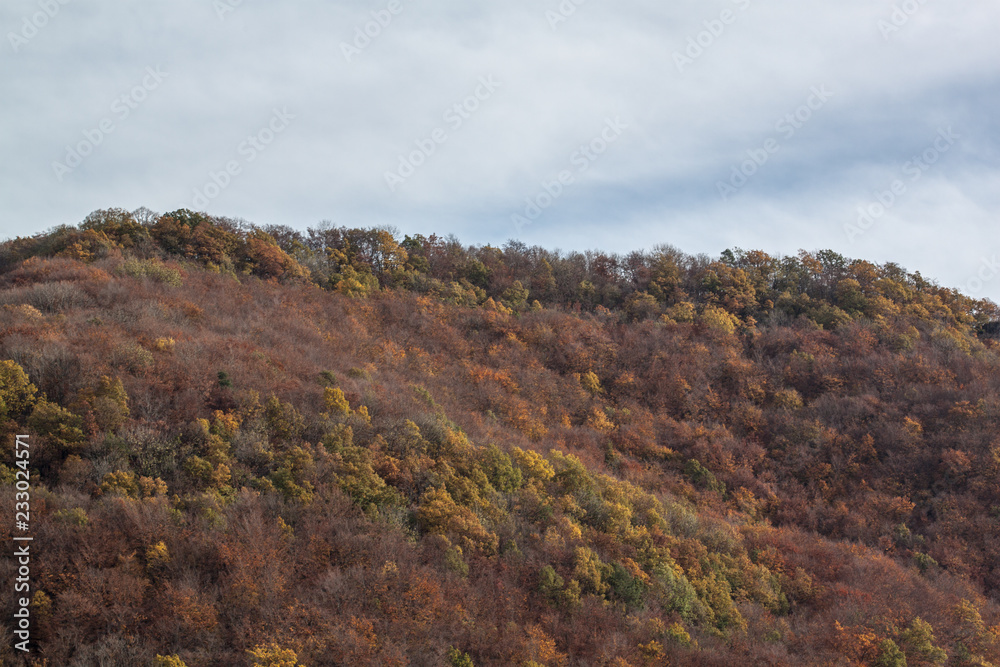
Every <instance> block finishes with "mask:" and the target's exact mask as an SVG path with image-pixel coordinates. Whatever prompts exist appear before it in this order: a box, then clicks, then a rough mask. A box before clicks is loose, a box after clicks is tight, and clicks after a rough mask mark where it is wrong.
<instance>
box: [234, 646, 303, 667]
mask: <svg viewBox="0 0 1000 667" xmlns="http://www.w3.org/2000/svg"><path fill="white" fill-rule="evenodd" d="M247 653H249V654H250V657H251V658H252V659H253V666H254V667H303V665H301V664H300V663H299V658H298V656H297V655H296V654H295V651H293V650H291V649H283V648H281V646H279V645H278V644H260V645H258V646H256V647H254V648H252V649H250V650H249V651H247Z"/></svg>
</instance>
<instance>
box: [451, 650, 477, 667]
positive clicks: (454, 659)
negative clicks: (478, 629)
mask: <svg viewBox="0 0 1000 667" xmlns="http://www.w3.org/2000/svg"><path fill="white" fill-rule="evenodd" d="M448 664H449V665H451V667H475V665H474V664H473V662H472V658H471V657H469V654H468V653H463V652H462V651H460V650H458V649H457V648H455V647H454V646H451V647H449V648H448Z"/></svg>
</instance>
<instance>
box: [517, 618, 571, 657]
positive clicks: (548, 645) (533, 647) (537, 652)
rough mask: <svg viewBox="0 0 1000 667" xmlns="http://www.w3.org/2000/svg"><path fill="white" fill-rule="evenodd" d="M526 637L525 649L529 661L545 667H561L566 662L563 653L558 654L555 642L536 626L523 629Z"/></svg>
mask: <svg viewBox="0 0 1000 667" xmlns="http://www.w3.org/2000/svg"><path fill="white" fill-rule="evenodd" d="M525 631H526V633H527V635H528V641H527V644H528V646H527V649H528V652H529V656H530V660H532V661H534V662H536V663H540V664H542V665H545V666H546V667H562V665H565V664H566V662H567V659H568V658H567V656H566V654H565V653H560V652H559V650H558V648H557V647H556V642H555V640H554V639H552V637H550V636H549V635H548V634H546V632H545V630H543V629H542V628H541V626H538V625H529V626H528V627H527V628H525Z"/></svg>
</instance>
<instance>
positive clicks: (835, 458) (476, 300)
mask: <svg viewBox="0 0 1000 667" xmlns="http://www.w3.org/2000/svg"><path fill="white" fill-rule="evenodd" d="M998 319H1000V312H998V309H997V307H996V306H995V305H994V304H992V303H991V302H989V301H983V300H974V299H970V298H969V297H967V296H964V295H962V294H961V293H959V292H957V291H955V290H950V289H946V288H943V287H940V286H937V285H935V284H933V283H931V282H929V281H927V280H926V279H924V278H923V277H922V276H920V275H919V274H911V273H908V272H907V271H905V270H904V269H902V268H901V267H898V266H896V265H893V264H885V265H874V264H871V263H869V262H865V261H861V260H849V259H847V258H844V257H842V256H840V255H837V254H836V253H832V252H829V251H822V252H817V253H809V252H802V253H800V254H799V255H798V256H795V257H785V258H773V257H770V256H769V255H767V254H765V253H763V252H760V251H742V250H738V249H734V250H732V251H726V252H724V253H722V255H720V256H719V257H718V258H708V257H704V256H699V257H691V256H688V255H684V254H683V253H681V252H679V251H677V250H676V249H673V248H670V247H667V246H663V247H659V248H657V249H654V250H653V251H650V252H635V253H631V254H629V255H627V256H618V255H608V254H604V253H596V252H594V253H571V254H568V255H564V254H558V253H554V252H549V251H546V250H544V249H541V248H529V247H527V246H524V245H523V244H519V243H517V242H511V243H508V244H507V245H505V246H504V247H503V248H495V247H491V246H485V247H466V246H462V245H461V244H460V243H459V242H458V241H456V240H454V239H440V238H438V237H435V236H431V237H423V236H416V237H406V238H404V239H403V240H400V239H398V237H397V236H396V235H395V234H394V233H393V232H392V231H391V230H384V229H372V230H363V229H346V228H335V227H332V226H330V225H321V226H320V227H319V228H316V229H311V230H308V231H307V232H304V233H303V232H297V231H294V230H291V229H289V228H285V227H276V226H270V227H263V228H260V227H256V226H254V225H251V224H249V223H246V222H243V221H235V220H229V219H221V218H214V217H211V216H207V215H204V214H200V213H194V212H191V211H186V210H182V211H175V212H172V213H168V214H165V215H153V214H151V213H150V212H148V211H140V212H135V213H128V212H126V211H121V210H116V209H112V210H107V211H97V212H95V213H93V214H91V215H90V216H88V218H87V219H86V220H85V221H84V222H83V223H82V224H81V225H79V226H76V227H62V228H58V229H56V230H52V231H51V232H48V233H46V234H41V235H38V236H35V237H30V238H18V239H14V240H10V241H7V242H5V243H3V244H2V245H0V436H2V440H3V442H4V447H3V450H2V454H0V482H2V484H3V489H0V504H2V505H3V507H4V508H5V510H6V512H7V515H13V509H14V494H13V488H12V484H13V480H14V472H15V470H16V469H17V463H16V461H15V459H14V456H13V451H14V447H13V444H12V443H13V439H14V435H16V434H20V433H28V434H29V435H30V437H31V442H32V457H31V469H30V471H31V474H32V479H33V482H32V484H33V488H34V490H33V494H32V527H33V532H34V534H35V536H36V537H35V542H34V543H33V544H34V547H33V548H34V549H35V553H36V555H35V560H34V561H33V570H32V577H33V585H34V588H33V590H32V596H33V597H32V609H33V614H34V616H33V623H34V626H33V636H34V638H35V640H36V646H35V648H34V654H33V656H32V659H34V660H35V661H36V662H34V663H32V662H26V661H24V659H23V657H22V656H18V655H15V654H14V651H12V650H11V648H10V647H11V644H12V641H11V637H12V635H11V627H10V625H9V623H10V621H9V619H10V618H11V617H12V614H13V611H14V606H13V604H14V602H13V600H10V599H8V598H7V597H5V598H3V600H4V601H3V604H2V606H3V620H2V621H0V624H2V630H0V632H2V633H3V635H4V638H5V641H4V642H3V645H2V646H3V648H0V655H2V660H3V662H4V664H12V665H15V664H47V665H74V664H79V665H91V664H108V665H147V664H148V665H162V666H170V667H179V666H181V665H187V666H189V667H195V666H196V665H268V666H274V665H281V666H288V667H294V666H298V665H308V666H310V667H311V666H313V665H460V666H468V665H521V666H537V665H544V666H546V667H555V666H558V665H563V666H567V667H568V666H569V665H618V666H622V667H624V666H626V665H632V666H635V667H640V666H646V665H695V666H697V665H706V666H709V665H711V666H719V667H722V666H729V665H817V666H819V665H858V666H860V665H870V666H882V665H893V666H901V665H910V666H911V667H912V666H915V665H928V666H929V665H952V666H959V665H961V666H965V665H969V666H972V665H981V666H982V665H990V664H1000V593H998V590H1000V436H998V433H1000V355H998V349H1000V348H998V341H997V339H996V332H997V329H998V327H997V325H996V321H997V320H998ZM4 530H5V531H7V539H8V542H9V534H10V531H11V528H10V527H9V526H8V527H6V528H4ZM0 567H2V569H3V571H4V573H5V578H6V580H8V581H9V580H11V579H12V577H13V572H14V571H15V562H14V560H13V559H12V558H11V556H10V554H9V552H8V553H6V554H5V555H4V556H3V557H2V558H0Z"/></svg>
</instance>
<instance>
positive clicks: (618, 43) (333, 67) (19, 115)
mask: <svg viewBox="0 0 1000 667" xmlns="http://www.w3.org/2000/svg"><path fill="white" fill-rule="evenodd" d="M399 2H400V6H401V8H402V9H401V11H399V12H398V13H396V14H394V15H393V16H392V20H391V22H388V24H387V25H384V26H381V27H380V28H379V30H377V31H375V30H372V32H378V33H379V34H378V35H377V36H376V37H374V38H372V39H371V42H370V43H369V44H367V45H365V47H364V49H363V50H362V51H361V53H360V54H355V55H354V56H353V57H352V58H351V62H347V59H345V57H344V53H343V50H342V48H341V43H342V42H351V41H353V40H354V37H355V29H356V28H358V27H361V29H362V30H363V29H364V27H365V24H366V23H367V22H369V21H371V20H372V15H371V12H373V11H374V12H379V11H382V10H384V9H385V8H386V7H387V6H388V0H386V2H381V1H375V2H365V3H362V2H341V3H337V4H336V5H332V6H331V5H329V4H327V3H320V2H316V1H312V2H302V3H293V4H291V5H288V4H285V5H276V4H264V3H260V2H254V1H252V0H244V2H242V3H241V4H239V5H238V6H236V7H234V8H233V11H231V12H226V13H225V15H224V20H220V18H219V16H218V15H217V13H216V10H215V8H214V4H213V1H212V0H182V1H180V2H173V3H146V4H143V5H139V6H134V7H133V6H130V7H128V8H122V7H121V5H120V3H112V2H110V0H104V1H97V2H92V3H83V2H69V3H68V4H66V5H62V6H61V9H60V11H59V13H58V14H57V15H56V16H53V17H52V18H51V19H50V20H49V21H48V24H47V25H45V26H44V27H42V28H41V29H39V30H38V31H37V34H35V35H34V36H33V37H32V38H31V39H30V40H28V41H27V43H26V44H21V45H20V46H19V48H18V50H17V52H14V50H13V47H12V46H11V44H10V42H9V39H6V40H5V42H4V44H3V45H2V47H3V50H2V53H0V60H2V67H0V89H2V90H3V91H4V97H5V100H6V102H5V104H4V106H3V107H2V108H0V121H2V122H3V126H4V128H5V132H4V133H3V134H2V135H0V151H2V153H3V154H4V155H5V156H7V157H8V159H7V160H5V161H4V162H3V164H2V165H0V235H4V236H9V235H14V234H19V233H20V234H26V233H33V232H36V231H39V230H41V229H44V228H46V227H49V226H52V225H54V224H59V223H65V222H70V223H72V222H77V221H79V220H81V219H82V218H83V217H84V216H85V215H86V214H87V213H88V212H89V211H90V210H92V209H95V208H100V207H107V206H125V207H130V208H131V207H138V206H140V205H146V206H149V207H151V208H154V209H157V210H171V209H174V208H179V207H183V206H191V202H192V197H193V191H194V189H195V188H197V187H200V186H202V185H203V184H204V183H205V182H206V178H207V177H208V175H209V174H210V172H212V171H216V170H218V169H220V168H221V167H223V166H224V165H225V163H226V161H227V160H230V159H231V158H232V156H233V155H234V153H236V152H237V147H238V146H239V145H240V143H241V142H242V141H244V140H245V139H246V137H247V136H248V135H250V134H253V133H256V132H257V131H259V129H260V128H261V127H263V126H264V124H265V123H266V122H267V120H268V118H269V117H270V115H271V113H272V109H274V108H275V107H279V108H282V107H287V108H288V110H289V111H290V112H292V113H294V114H295V115H296V118H295V120H294V122H293V123H292V124H291V125H290V126H289V128H288V129H287V131H285V132H282V133H281V135H280V136H278V137H277V138H276V139H275V141H274V142H273V144H270V145H269V146H268V148H267V150H266V152H264V153H262V154H261V155H260V157H259V159H257V160H255V161H254V162H253V163H252V164H247V165H245V167H246V168H245V169H243V170H242V171H241V173H240V174H239V176H237V177H235V178H234V179H233V181H232V183H231V184H230V186H229V187H227V188H225V189H224V190H223V191H222V192H221V193H220V194H219V196H218V197H217V198H216V199H214V200H213V201H212V202H211V203H210V204H209V206H208V207H207V208H208V210H209V211H211V212H214V213H219V214H226V215H233V216H242V217H245V218H247V219H250V220H255V221H259V222H282V223H288V224H293V225H295V226H299V227H304V226H306V225H309V224H314V223H316V222H317V221H318V220H319V219H321V218H330V219H333V220H335V221H336V222H338V223H342V224H348V225H352V224H354V225H371V224H381V223H390V224H394V225H396V226H398V227H399V228H400V229H402V230H403V231H405V232H411V233H413V232H422V233H432V232H437V233H443V234H446V233H451V232H454V233H456V234H458V235H459V236H460V238H461V239H462V240H463V241H465V242H468V243H480V242H494V243H495V242H502V241H503V240H504V239H505V238H507V237H510V236H513V235H514V234H515V233H516V231H517V230H515V229H514V227H513V225H512V224H511V222H510V215H511V214H512V213H513V212H515V211H516V210H518V208H519V207H520V206H522V205H523V200H524V199H525V198H526V197H529V196H532V195H533V194H535V193H536V192H537V191H538V189H539V187H540V186H539V184H540V182H541V181H542V180H548V179H551V178H553V177H554V176H555V175H556V174H557V173H558V171H559V170H560V169H562V168H563V167H564V165H565V164H566V162H567V159H568V158H569V156H570V155H571V154H572V153H573V152H574V151H575V150H576V149H577V147H579V145H580V144H581V143H582V142H585V141H588V140H590V139H591V138H592V137H593V136H594V133H595V132H597V131H599V129H600V127H601V124H602V123H603V122H604V119H605V118H607V117H615V116H621V117H622V118H623V119H626V121H627V122H628V123H629V125H630V127H629V129H628V131H627V132H626V133H625V134H623V136H622V138H621V141H620V142H618V143H616V144H615V145H614V146H613V147H612V148H611V149H609V150H608V152H607V153H606V154H605V155H604V156H602V157H601V159H600V160H598V161H596V162H595V163H594V164H593V168H592V169H591V170H589V171H588V172H587V173H586V174H584V175H582V176H581V178H580V179H579V180H578V181H577V182H576V183H575V184H574V186H573V188H572V190H571V191H567V192H566V193H565V194H564V195H563V196H561V197H560V198H559V200H558V201H557V202H556V203H555V204H553V206H552V207H551V208H550V209H549V210H547V211H546V212H545V215H544V216H542V217H541V218H540V219H539V220H538V221H537V222H536V224H534V225H531V226H530V227H527V228H525V229H523V230H522V232H521V237H522V239H523V240H525V241H527V242H539V243H543V244H545V245H549V246H556V245H558V246H560V247H562V248H564V249H565V248H578V249H583V248H587V247H608V248H613V249H615V250H626V249H629V248H631V247H649V246H652V245H655V244H657V243H660V242H670V243H674V244H675V245H678V246H680V247H682V248H683V249H686V250H689V251H692V252H701V251H704V252H710V253H713V254H714V253H717V252H719V251H721V250H722V249H723V248H725V247H728V246H731V245H740V246H743V247H761V248H763V249H765V250H769V251H773V252H794V251H795V250H796V249H797V248H799V247H803V248H810V249H814V248H819V247H826V246H830V247H833V248H835V249H838V250H841V251H843V252H845V253H846V254H850V255H856V256H863V257H865V258H869V259H873V260H879V261H886V260H894V261H897V262H899V263H901V264H903V265H905V266H908V267H912V268H914V269H920V270H921V271H922V272H923V273H924V274H925V275H927V276H933V277H934V278H936V279H938V280H939V281H940V282H942V283H944V284H951V285H965V284H966V282H967V276H968V275H969V273H970V272H971V273H972V274H974V273H975V265H976V263H977V262H978V261H980V259H979V257H978V255H981V254H982V253H983V252H984V251H985V250H984V249H987V248H988V247H989V244H990V243H992V238H991V230H992V228H993V227H992V225H993V224H995V221H996V218H997V216H998V214H1000V198H998V197H997V195H996V194H995V193H996V192H997V188H996V185H997V183H998V181H1000V164H998V154H1000V151H998V150H997V136H998V132H997V130H998V127H997V122H998V121H997V118H1000V114H998V111H1000V108H998V107H1000V92H998V91H1000V89H998V87H997V85H996V84H997V81H998V80H1000V57H998V56H1000V42H998V40H996V39H995V37H994V34H993V33H994V32H995V26H996V25H998V24H1000V7H998V6H997V5H996V4H995V3H993V2H988V1H986V0H955V1H954V2H950V3H949V4H948V5H947V6H946V5H944V4H942V3H940V2H936V1H934V0H927V2H924V3H922V4H920V5H919V7H920V8H919V10H917V11H916V12H915V13H914V14H913V16H912V17H910V18H908V19H907V20H906V21H905V22H903V23H902V24H901V25H900V26H899V30H897V31H893V32H891V33H889V34H888V35H887V38H886V37H885V36H884V35H883V32H885V31H884V26H883V30H881V31H880V27H879V21H880V20H889V21H891V20H892V7H893V4H892V3H874V4H873V3H870V2H867V1H862V0H847V1H845V2H841V3H837V4H836V5H834V4H830V3H820V2H792V1H791V0H774V1H772V2H769V3H765V2H762V1H760V0H739V2H733V1H732V0H717V1H716V2H711V3H708V4H705V3H703V2H695V1H694V0H683V1H680V2H675V3H669V4H666V5H665V4H663V3H656V2H652V0H626V1H624V2H616V3H611V2H608V1H607V0H588V1H587V2H585V3H583V4H581V5H580V6H578V7H577V9H576V11H575V12H573V13H572V15H571V16H568V17H567V20H566V21H564V22H560V23H558V25H557V26H556V29H555V30H553V29H552V27H551V26H550V23H549V19H548V18H547V17H546V11H558V8H559V5H560V3H559V2H558V1H557V0H546V1H543V2H541V3H535V2H528V1H527V0H513V1H509V2H498V1H497V2H484V3H477V4H474V5H470V4H464V5H463V4H458V3H449V4H448V5H447V6H444V7H435V6H431V5H427V4H421V3H416V2H410V1H407V0H399ZM897 4H900V5H901V4H903V3H897ZM37 11H39V10H38V4H37V0H34V1H29V0H17V1H15V2H9V3H7V4H6V5H5V6H4V7H3V9H0V27H2V28H3V29H4V33H5V35H6V33H7V32H8V31H11V32H15V33H17V32H18V31H19V30H21V27H22V25H23V24H22V19H23V17H25V16H29V17H30V16H31V15H33V14H34V13H35V12H37ZM723 11H729V12H732V13H731V14H730V15H723V14H722V12H723ZM381 16H382V17H383V18H384V16H385V15H384V14H382V15H381ZM720 17H725V19H726V22H725V25H724V27H723V28H722V29H720V27H719V25H720V24H719V23H717V22H716V21H717V19H720ZM730 19H732V20H730ZM897 19H898V17H897ZM706 21H707V22H708V24H706ZM704 31H708V33H707V36H706V35H705V34H702V35H699V33H703V32H704ZM713 32H714V33H716V34H712V33H713ZM689 38H694V39H695V40H698V39H699V38H700V39H701V40H702V43H703V44H707V46H703V47H702V52H701V53H700V54H699V55H698V57H697V58H696V59H694V61H693V62H692V63H690V64H689V65H688V66H686V67H685V68H684V71H683V73H682V72H678V68H677V65H676V62H675V58H674V53H675V52H683V51H684V50H685V48H686V47H687V46H688V39H689ZM956 45H961V48H956ZM148 66H152V67H156V66H160V67H162V68H163V69H164V70H165V71H167V72H169V78H168V79H167V80H166V81H165V82H164V83H163V84H162V86H160V87H159V88H157V89H156V90H155V91H152V92H151V94H150V95H149V96H148V99H146V100H144V101H143V102H142V103H141V104H140V105H139V107H138V108H137V109H135V111H134V113H133V114H131V115H130V117H128V118H126V119H122V120H121V121H120V122H118V123H116V126H115V130H114V133H113V134H111V135H108V136H107V137H106V138H105V141H104V142H103V143H102V144H101V145H100V146H97V147H96V148H95V150H94V151H93V153H92V154H91V155H89V156H88V157H87V158H86V159H85V160H84V162H83V164H81V166H80V167H79V168H77V169H75V170H74V171H73V173H72V174H70V175H68V176H66V177H65V178H64V179H63V181H62V182H60V181H58V180H57V178H56V177H55V175H54V173H53V169H52V162H53V161H56V160H61V159H63V158H64V156H65V153H66V148H65V147H66V146H67V145H73V144H74V143H75V142H78V141H80V140H82V139H83V138H84V135H83V134H82V133H83V132H84V131H85V130H90V129H91V128H93V127H96V126H97V125H96V124H97V123H99V122H100V121H101V120H102V119H103V118H105V117H106V116H108V114H109V109H110V105H111V103H112V102H113V101H114V100H115V99H116V98H118V97H119V96H120V95H122V94H124V93H126V92H127V91H129V90H130V89H131V87H132V86H134V85H135V84H136V81H138V80H141V78H142V76H143V72H144V71H145V68H146V67H148ZM482 76H494V77H496V79H498V80H499V81H500V82H502V86H501V87H500V89H499V90H497V91H496V93H495V95H493V96H491V97H490V99H488V100H486V101H485V102H484V103H483V104H482V106H481V108H480V109H478V110H477V111H476V112H475V113H473V114H470V117H469V118H468V119H466V120H465V121H464V122H463V124H462V126H461V127H460V128H458V129H454V130H450V129H449V132H448V140H447V142H445V143H444V144H442V145H441V146H440V147H439V148H438V150H436V151H435V154H434V155H432V156H430V158H428V159H427V161H426V164H424V165H422V166H421V167H420V168H419V169H418V170H417V171H416V173H414V175H413V176H412V177H410V178H408V179H407V181H406V183H405V184H404V185H403V186H401V187H399V188H398V189H397V190H396V191H395V192H391V191H390V190H389V188H388V187H387V186H386V183H385V178H384V174H385V172H386V171H387V170H389V169H392V168H394V167H395V166H396V165H397V164H398V159H399V158H398V156H399V155H400V154H401V153H406V152H409V151H411V150H413V147H414V145H415V144H414V142H416V141H418V140H421V139H424V138H425V137H426V136H428V135H429V134H430V133H431V132H432V131H433V130H435V129H436V128H439V127H445V128H447V125H446V122H445V121H444V119H443V116H442V114H443V112H444V111H445V109H447V108H448V107H449V106H450V105H452V104H454V103H455V102H458V101H460V100H462V99H464V98H465V97H466V96H468V95H469V94H470V93H471V92H472V91H473V90H474V89H475V87H476V85H477V81H478V79H479V78H480V77H482ZM819 85H826V86H828V87H829V88H830V89H832V90H833V91H834V92H835V93H836V94H835V97H834V98H832V99H831V101H830V102H829V103H828V104H826V105H824V106H823V108H822V109H819V110H818V111H816V113H815V115H814V117H813V118H811V119H810V120H809V122H808V123H806V124H805V125H804V126H803V127H802V128H801V131H797V132H796V134H795V136H793V137H790V138H787V139H786V140H783V141H782V143H781V150H780V152H778V153H776V154H775V155H774V156H773V159H771V160H769V161H768V163H767V164H765V165H764V166H763V167H761V168H760V170H759V172H758V173H757V174H756V175H755V176H754V177H753V178H752V179H751V180H750V181H749V182H748V183H747V185H746V186H744V187H742V188H741V189H740V191H739V193H738V195H737V196H735V197H733V198H732V199H731V200H730V201H728V202H722V201H721V200H720V198H719V196H718V192H717V188H716V182H717V181H718V180H720V179H724V178H726V177H727V175H728V174H729V173H730V170H731V168H732V166H733V165H735V164H739V162H740V161H741V160H743V159H745V157H746V155H745V153H746V151H747V150H748V149H755V148H757V147H759V146H761V145H763V142H764V141H765V140H767V139H768V138H769V137H771V136H773V135H774V134H775V123H776V121H777V120H778V119H780V118H781V117H783V116H784V115H785V114H788V113H794V111H795V110H796V109H797V108H798V107H799V106H800V105H801V104H802V103H803V101H804V100H805V99H806V97H807V96H808V95H809V90H810V88H811V87H813V86H819ZM949 123H950V124H953V125H954V126H955V127H956V129H957V130H958V131H959V132H960V133H961V134H962V137H963V138H962V142H961V144H960V145H959V146H957V147H956V149H955V151H954V152H953V153H951V154H949V155H948V156H946V158H945V159H943V160H941V162H940V163H939V164H938V165H936V166H935V168H934V170H933V171H932V172H931V173H929V174H928V177H927V178H926V179H924V180H923V181H922V182H921V183H917V184H914V187H913V189H912V190H911V191H909V192H908V193H907V196H906V197H905V199H902V200H901V201H900V202H899V203H898V205H895V206H893V208H892V210H891V211H890V212H889V213H888V214H887V215H886V217H885V219H884V220H881V221H880V222H879V224H878V225H877V226H876V227H874V228H873V229H872V230H871V231H870V232H867V233H866V234H865V235H864V237H863V238H861V239H859V240H857V241H856V242H855V243H853V244H850V243H848V242H847V239H846V238H845V236H844V233H843V225H844V222H845V220H847V219H849V218H850V215H851V213H852V211H854V210H855V209H856V207H857V206H858V205H859V203H861V202H864V201H866V200H869V199H871V195H872V193H873V192H875V191H876V190H877V189H879V188H882V187H885V184H886V183H887V182H889V181H891V178H892V174H894V173H896V172H897V171H898V170H899V168H900V165H901V164H902V163H904V162H905V161H906V160H907V159H909V158H910V156H912V155H913V154H914V153H915V152H917V151H920V150H922V149H923V148H924V147H925V146H926V145H927V142H928V141H929V140H930V139H932V138H933V136H934V133H935V131H936V129H937V128H938V127H940V126H942V125H944V124H949ZM886 179H889V181H887V180H886ZM970 267H971V268H970ZM984 294H988V295H990V296H993V297H994V298H997V297H998V296H1000V285H997V286H993V285H987V286H985V287H984Z"/></svg>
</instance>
